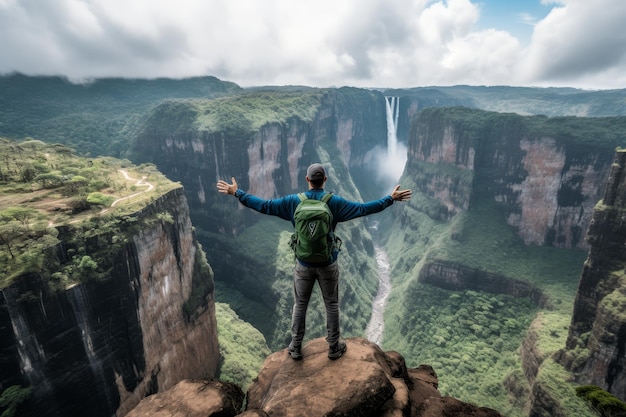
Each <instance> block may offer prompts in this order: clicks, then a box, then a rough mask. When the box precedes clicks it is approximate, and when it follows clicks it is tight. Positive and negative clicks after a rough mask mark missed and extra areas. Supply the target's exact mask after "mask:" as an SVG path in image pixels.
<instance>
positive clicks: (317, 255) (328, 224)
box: [291, 193, 339, 263]
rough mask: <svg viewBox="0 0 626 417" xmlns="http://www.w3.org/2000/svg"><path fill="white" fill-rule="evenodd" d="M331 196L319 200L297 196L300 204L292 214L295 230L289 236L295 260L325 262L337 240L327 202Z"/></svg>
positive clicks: (326, 195)
mask: <svg viewBox="0 0 626 417" xmlns="http://www.w3.org/2000/svg"><path fill="white" fill-rule="evenodd" d="M332 196H333V195H332V194H324V196H323V197H322V198H321V199H320V200H315V199H309V198H307V196H306V195H305V194H304V193H300V194H298V198H300V204H298V207H296V211H295V212H294V214H293V218H294V221H295V229H296V231H295V232H294V234H293V235H291V248H292V249H293V250H294V253H295V255H296V258H298V259H299V260H301V261H304V262H307V263H324V262H327V261H328V260H329V259H330V257H331V255H332V250H333V246H334V245H335V244H336V242H337V241H338V240H339V239H338V238H335V236H334V233H333V230H332V223H333V214H332V213H331V212H330V209H329V208H328V205H327V204H326V203H327V202H328V200H330V198H331V197H332Z"/></svg>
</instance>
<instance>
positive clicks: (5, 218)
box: [0, 139, 180, 288]
mask: <svg viewBox="0 0 626 417" xmlns="http://www.w3.org/2000/svg"><path fill="white" fill-rule="evenodd" d="M178 187H180V184H177V183H173V182H171V181H169V180H168V179H167V178H165V177H164V176H163V175H162V174H161V173H159V172H158V171H157V170H156V168H155V166H154V165H152V164H144V165H141V166H138V167H137V166H133V165H132V164H131V163H130V162H128V161H123V160H117V159H114V158H110V157H101V158H88V159H87V158H80V157H78V156H76V155H75V154H74V153H73V152H72V150H71V149H69V148H67V147H65V146H63V145H59V144H46V143H44V142H41V141H38V140H28V141H23V142H13V141H9V140H6V139H0V276H1V277H2V279H1V280H0V287H4V286H6V285H8V284H9V283H10V282H11V280H12V279H13V278H14V277H16V276H19V275H22V274H25V273H27V272H42V271H48V272H46V274H47V275H48V276H49V278H50V279H51V283H52V285H53V286H54V287H59V288H60V287H63V286H65V285H68V284H69V283H72V282H78V281H80V280H84V279H93V278H97V277H98V276H101V275H102V274H103V273H105V272H106V268H103V265H101V264H99V263H101V262H102V261H100V260H98V259H97V257H94V254H93V253H87V252H86V250H87V248H88V247H89V245H87V244H86V240H87V239H94V238H96V239H105V238H104V236H108V237H107V238H106V239H105V240H106V242H104V246H103V247H105V248H107V250H109V251H113V250H115V248H118V247H119V245H120V244H122V243H123V241H124V239H125V238H124V236H126V233H125V232H126V231H127V230H129V229H128V227H129V226H130V225H132V224H133V223H134V222H136V219H134V218H133V217H132V216H130V215H132V214H133V213H135V212H137V211H138V210H140V209H141V208H143V207H144V206H145V205H146V204H147V203H148V202H150V201H152V200H153V199H155V198H156V197H158V196H160V195H162V194H164V193H166V192H168V191H170V190H172V189H175V188H178ZM114 204H115V207H113V205H114ZM144 220H146V219H144ZM61 226H65V227H71V228H73V229H75V230H77V231H81V232H80V233H78V234H77V235H72V236H73V237H72V238H71V241H68V242H67V243H68V245H69V246H68V248H69V250H68V254H69V255H70V256H71V262H69V263H67V264H66V265H65V267H64V268H62V269H60V270H54V268H55V267H56V266H55V265H56V263H57V262H56V261H55V260H54V257H55V254H54V251H52V250H51V249H52V248H53V247H55V246H56V245H57V244H58V243H59V241H60V239H65V237H62V236H59V229H60V227H61ZM110 261H111V260H110V259H109V262H110ZM78 277H80V278H78Z"/></svg>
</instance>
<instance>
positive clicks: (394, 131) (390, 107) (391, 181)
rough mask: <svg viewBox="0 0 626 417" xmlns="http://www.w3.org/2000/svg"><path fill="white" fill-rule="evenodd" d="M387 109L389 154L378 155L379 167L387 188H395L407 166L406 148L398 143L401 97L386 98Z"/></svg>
mask: <svg viewBox="0 0 626 417" xmlns="http://www.w3.org/2000/svg"><path fill="white" fill-rule="evenodd" d="M385 109H386V114H387V152H381V153H380V154H379V155H378V158H377V165H378V172H379V175H380V176H381V177H382V178H383V180H384V183H385V187H389V186H392V187H393V186H395V185H396V184H397V183H398V179H399V178H400V177H401V176H402V171H404V165H405V164H406V151H407V150H406V146H405V145H403V144H402V143H399V142H398V118H399V116H400V97H385Z"/></svg>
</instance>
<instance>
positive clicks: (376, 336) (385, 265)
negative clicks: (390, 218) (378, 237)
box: [365, 245, 391, 345]
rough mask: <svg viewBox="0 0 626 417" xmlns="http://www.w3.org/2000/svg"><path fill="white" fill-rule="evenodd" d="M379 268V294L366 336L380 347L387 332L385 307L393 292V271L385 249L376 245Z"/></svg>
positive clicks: (373, 303) (375, 300) (374, 303)
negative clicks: (385, 331)
mask: <svg viewBox="0 0 626 417" xmlns="http://www.w3.org/2000/svg"><path fill="white" fill-rule="evenodd" d="M374 251H375V253H376V265H377V266H378V292H377V293H376V296H375V297H374V301H372V318H371V319H370V321H369V323H368V324H367V328H366V329H365V335H366V337H367V339H368V340H369V341H370V342H373V343H376V344H378V345H380V343H381V342H382V340H383V331H384V330H385V320H384V316H385V305H386V303H387V297H388V296H389V293H390V292H391V277H390V275H391V273H390V272H391V271H390V266H389V259H388V257H387V252H386V251H385V248H383V247H380V246H377V245H374Z"/></svg>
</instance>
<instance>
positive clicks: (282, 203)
mask: <svg viewBox="0 0 626 417" xmlns="http://www.w3.org/2000/svg"><path fill="white" fill-rule="evenodd" d="M235 197H236V198H237V199H238V200H239V202H240V203H241V204H243V205H244V206H246V207H248V208H251V209H252V210H255V211H258V212H259V213H263V214H268V215H270V216H277V217H280V218H281V219H285V220H289V221H291V222H293V212H294V210H295V206H296V205H297V203H295V204H294V202H295V199H294V197H295V198H296V199H297V196H295V195H288V196H285V197H282V198H276V199H272V200H264V199H262V198H259V197H257V196H255V195H252V194H248V193H246V192H245V191H243V190H237V191H236V192H235Z"/></svg>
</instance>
